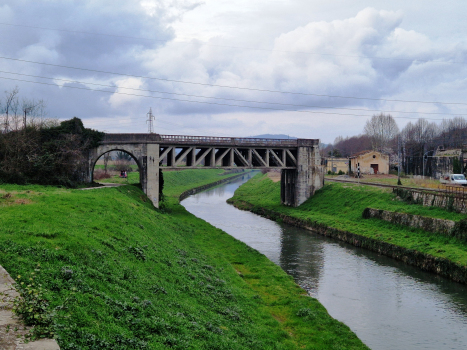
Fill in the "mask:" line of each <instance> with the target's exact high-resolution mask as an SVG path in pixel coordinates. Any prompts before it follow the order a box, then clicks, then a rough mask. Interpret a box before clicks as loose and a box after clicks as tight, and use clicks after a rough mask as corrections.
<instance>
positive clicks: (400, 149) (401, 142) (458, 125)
mask: <svg viewBox="0 0 467 350" xmlns="http://www.w3.org/2000/svg"><path fill="white" fill-rule="evenodd" d="M466 141H467V120H466V119H465V118H463V117H455V118H453V119H448V120H443V121H442V122H441V123H440V124H437V123H434V122H429V121H427V120H426V119H423V118H420V119H418V120H417V121H415V122H409V123H408V124H407V125H406V126H405V127H404V128H403V129H402V130H399V127H398V125H397V123H396V121H395V120H394V118H393V117H392V116H391V115H390V114H384V113H381V114H377V115H373V116H372V117H371V118H370V119H369V120H368V121H367V122H366V124H365V127H364V129H363V133H362V134H360V135H357V136H351V137H342V136H339V137H337V138H336V139H335V140H334V144H332V145H329V146H328V147H326V148H325V149H324V150H323V153H322V155H323V156H325V157H329V156H334V157H346V158H347V157H350V156H352V155H353V154H355V153H358V152H361V151H365V150H376V151H379V152H383V153H386V154H389V155H390V156H391V162H392V163H394V164H396V163H397V164H400V166H401V170H402V171H404V172H405V173H407V174H421V173H422V170H421V169H422V168H423V167H424V166H425V168H426V173H425V174H426V175H431V167H430V164H431V159H432V158H431V157H432V156H433V155H434V153H435V152H436V151H437V150H438V149H464V148H467V146H466V143H467V142H466ZM399 154H400V161H399V158H398V156H399ZM423 163H425V164H423ZM461 170H463V169H461Z"/></svg>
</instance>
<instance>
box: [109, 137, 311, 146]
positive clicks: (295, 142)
mask: <svg viewBox="0 0 467 350" xmlns="http://www.w3.org/2000/svg"><path fill="white" fill-rule="evenodd" d="M102 143H167V144H172V145H177V144H178V145H226V146H252V147H262V146H264V147H300V146H302V147H311V146H317V145H319V140H317V139H261V138H248V137H216V136H187V135H160V134H105V135H104V139H103V140H102Z"/></svg>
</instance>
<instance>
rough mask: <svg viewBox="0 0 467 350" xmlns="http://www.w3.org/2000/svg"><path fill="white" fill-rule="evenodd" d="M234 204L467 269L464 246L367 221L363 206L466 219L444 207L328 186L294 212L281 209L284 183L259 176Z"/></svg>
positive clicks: (353, 187)
mask: <svg viewBox="0 0 467 350" xmlns="http://www.w3.org/2000/svg"><path fill="white" fill-rule="evenodd" d="M232 201H245V202H248V203H250V204H253V205H256V206H260V207H264V208H267V209H272V210H274V211H276V212H280V213H284V214H287V215H289V216H293V217H297V218H300V219H309V220H312V221H316V222H319V223H322V224H325V225H327V226H330V227H334V228H338V229H341V230H346V231H349V232H352V233H356V234H360V235H364V236H367V237H371V238H374V239H378V240H383V241H386V242H389V243H392V244H396V245H398V246H402V247H405V248H409V249H414V250H417V251H420V252H423V253H428V254H431V255H433V256H438V257H443V258H447V259H450V260H452V261H454V262H456V263H459V264H461V265H465V266H467V243H466V242H463V241H460V240H458V239H455V238H450V237H445V236H443V235H439V234H434V233H427V232H424V231H422V230H415V229H409V228H406V227H401V226H399V225H394V224H391V223H388V222H384V221H381V220H378V219H363V218H362V212H363V209H364V208H365V207H373V208H377V209H385V210H391V211H398V212H405V213H410V214H417V215H424V216H431V217H437V218H445V219H451V220H459V219H460V218H462V217H465V215H462V214H456V213H450V212H447V211H445V210H443V209H440V208H434V207H423V206H421V205H411V204H407V203H404V202H400V201H397V200H395V199H394V196H393V195H392V193H390V192H388V190H385V189H378V188H375V187H371V186H358V185H353V184H340V183H331V184H326V186H325V187H324V188H322V189H321V190H319V191H317V192H316V194H315V195H314V196H313V197H312V198H310V199H309V200H308V201H307V202H305V203H304V204H302V205H301V206H300V207H298V208H290V207H286V206H282V205H281V204H280V183H273V182H272V181H271V180H270V179H269V178H268V177H267V176H264V175H258V176H256V177H255V178H253V179H252V180H251V181H249V182H248V183H246V184H244V185H242V186H241V187H240V188H239V189H238V190H237V191H236V192H235V196H234V197H233V198H232Z"/></svg>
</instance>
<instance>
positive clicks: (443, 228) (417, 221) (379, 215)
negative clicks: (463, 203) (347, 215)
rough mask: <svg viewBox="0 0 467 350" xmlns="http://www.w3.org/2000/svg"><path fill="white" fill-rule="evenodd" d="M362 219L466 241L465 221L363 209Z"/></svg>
mask: <svg viewBox="0 0 467 350" xmlns="http://www.w3.org/2000/svg"><path fill="white" fill-rule="evenodd" d="M362 216H363V218H365V219H370V218H376V219H381V220H384V221H387V222H391V223H393V224H397V225H403V226H407V227H413V228H419V229H422V230H425V231H428V232H433V233H440V234H443V235H446V236H451V237H456V238H458V239H461V240H463V241H467V222H466V221H465V220H461V221H457V222H456V221H453V220H443V219H435V218H430V217H427V216H421V215H412V214H406V213H396V212H393V211H387V210H379V209H374V208H365V210H363V214H362Z"/></svg>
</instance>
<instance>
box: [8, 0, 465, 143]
mask: <svg viewBox="0 0 467 350" xmlns="http://www.w3.org/2000/svg"><path fill="white" fill-rule="evenodd" d="M466 7H467V4H464V3H463V2H461V1H452V0H446V1H444V2H440V1H432V0H425V1H406V0H405V1H400V0H393V1H390V2H388V1H379V0H373V1H368V0H365V1H364V0H354V1H343V0H326V1H321V0H320V1H316V0H287V1H282V0H276V1H275V0H267V1H265V0H255V1H251V0H250V1H246V0H236V1H226V0H205V1H198V0H160V1H153V0H142V1H141V0H113V1H101V0H79V1H73V0H35V1H28V0H14V1H2V0H0V38H2V39H1V41H0V88H1V89H0V102H1V103H3V102H4V97H5V94H3V92H4V91H11V90H12V89H13V88H15V87H18V89H19V91H20V98H28V99H35V100H39V99H43V100H45V102H46V104H47V113H48V116H49V117H51V118H58V119H60V120H65V119H70V118H73V117H75V116H76V117H78V118H81V119H82V120H83V122H84V124H85V126H86V127H89V128H93V129H97V130H100V131H105V132H138V133H144V132H148V123H147V113H148V112H149V109H150V108H151V110H152V112H153V115H154V117H155V121H154V131H155V132H157V133H161V134H170V135H208V136H235V137H242V136H251V135H258V134H284V135H290V136H294V137H299V138H315V139H320V140H321V141H322V142H325V143H332V142H333V141H334V139H335V138H336V137H338V136H344V137H346V136H354V135H358V134H361V133H363V128H364V125H365V122H366V121H367V120H368V119H369V118H371V116H372V115H374V114H379V113H389V114H391V115H392V116H393V117H394V118H395V120H396V122H397V124H398V125H399V127H400V128H403V127H404V126H405V125H406V124H407V123H408V122H410V121H412V122H414V121H416V120H417V119H418V118H426V119H427V120H429V121H435V122H438V123H439V122H441V120H443V119H450V118H454V117H455V116H465V117H467V98H466V96H467V77H466V73H467V68H466V62H467V39H466V38H467V35H466V34H467V21H465V18H464V17H465V13H466Z"/></svg>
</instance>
